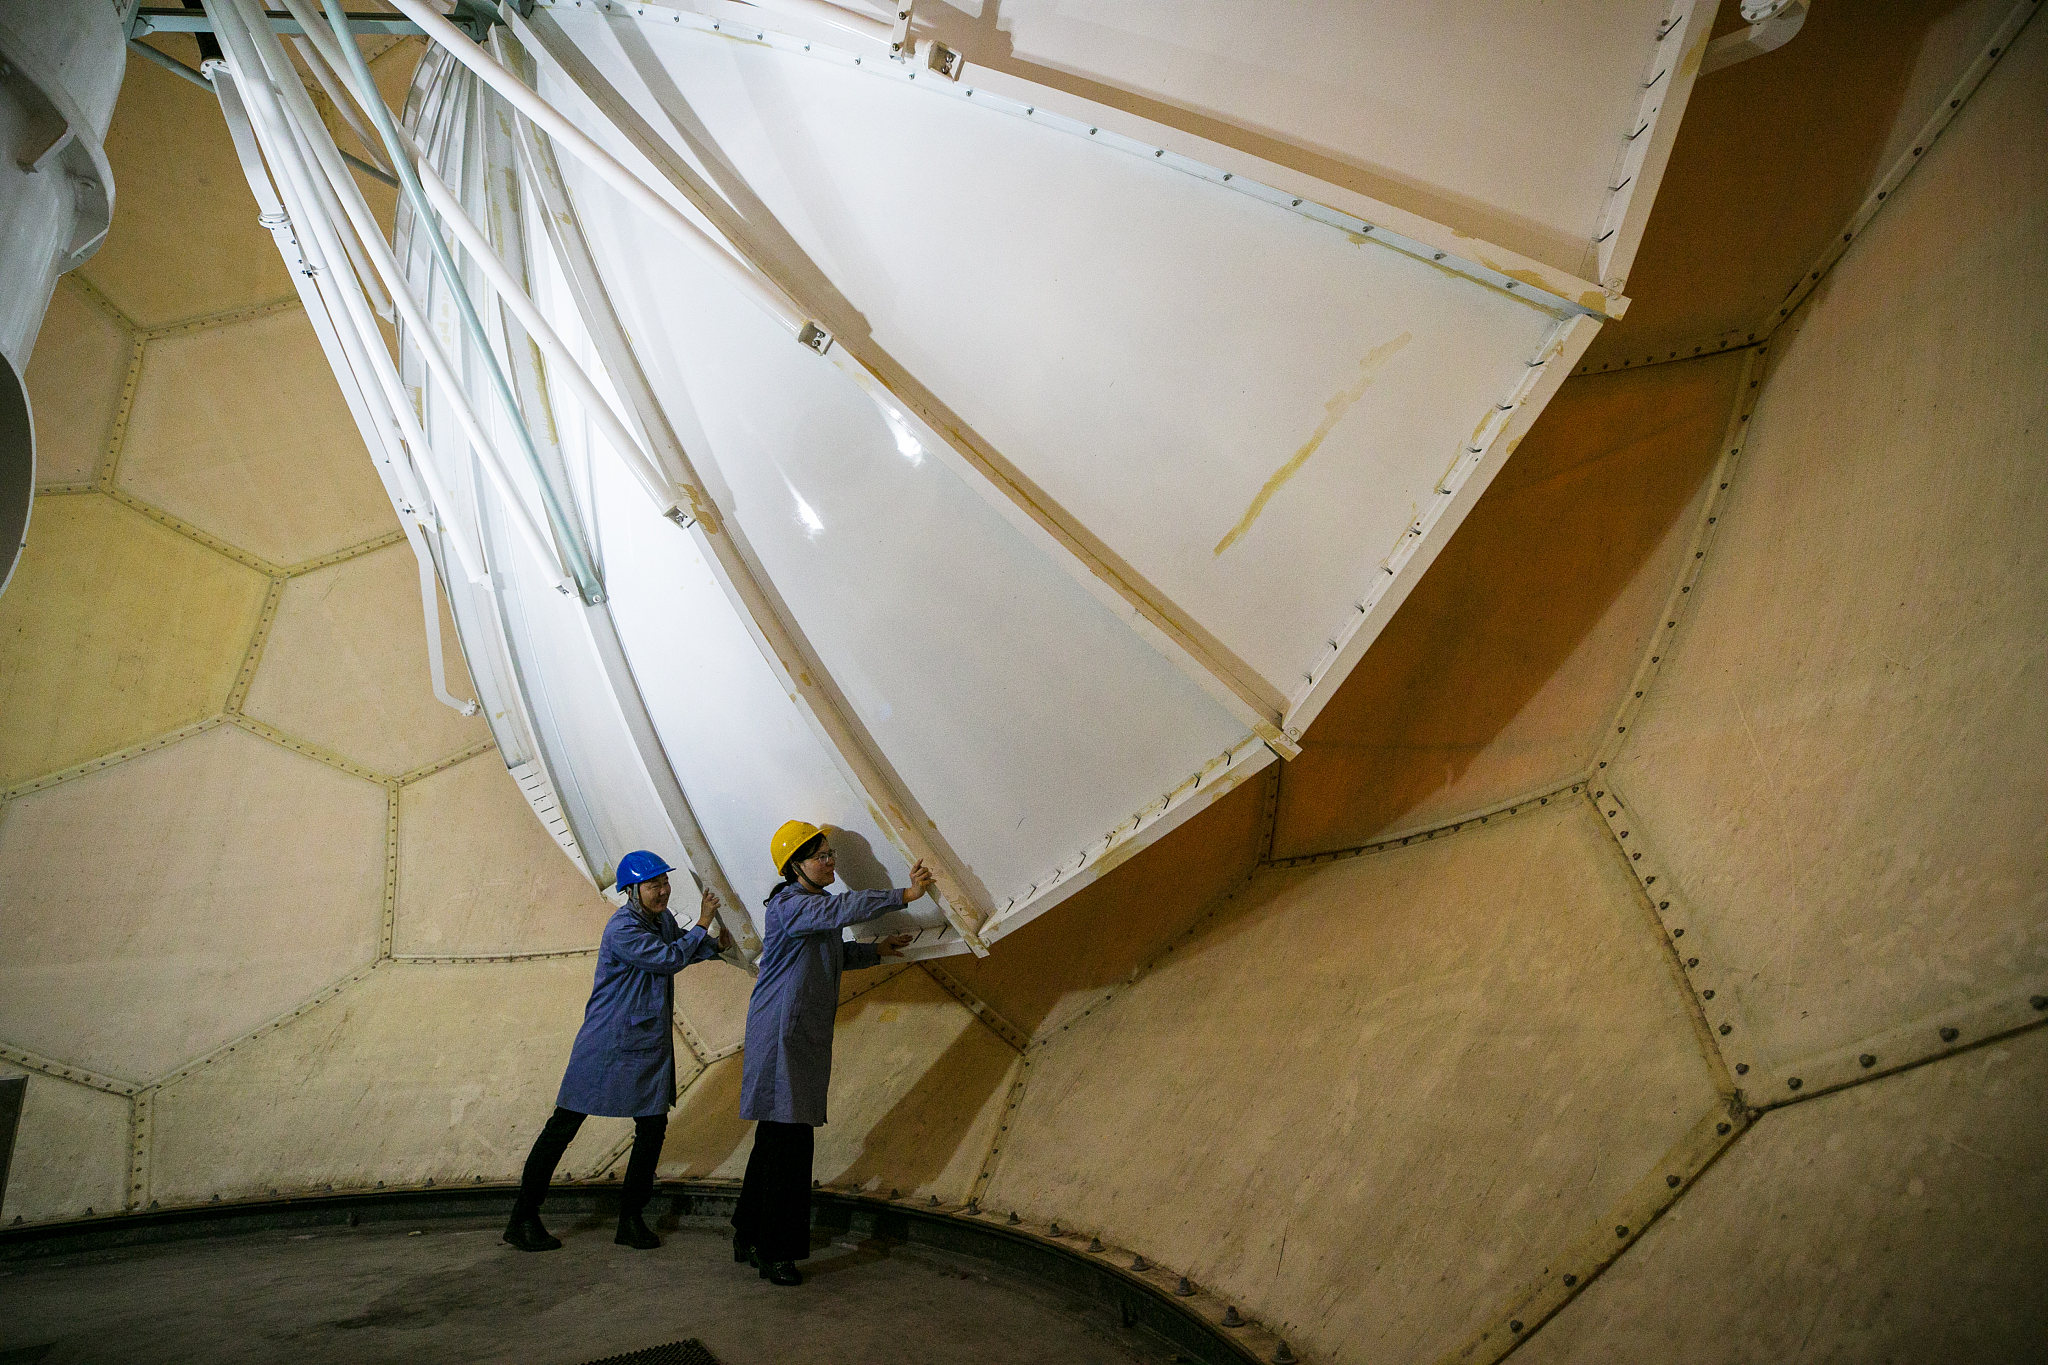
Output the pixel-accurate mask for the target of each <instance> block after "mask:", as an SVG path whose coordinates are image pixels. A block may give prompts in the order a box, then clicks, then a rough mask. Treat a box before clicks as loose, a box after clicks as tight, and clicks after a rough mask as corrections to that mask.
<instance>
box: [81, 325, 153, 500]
mask: <svg viewBox="0 0 2048 1365" xmlns="http://www.w3.org/2000/svg"><path fill="white" fill-rule="evenodd" d="M146 347H147V343H146V342H145V341H144V340H143V338H142V336H141V334H140V333H131V334H130V336H129V341H128V368H127V369H126V370H125V371H124V372H123V373H122V375H121V396H120V398H119V399H118V400H117V401H116V402H115V404H114V420H113V423H112V425H111V426H110V427H109V428H108V430H107V447H106V449H105V450H103V451H101V452H100V462H99V468H98V469H97V470H96V471H95V473H94V475H93V483H94V486H95V487H96V488H98V489H99V490H100V491H101V492H105V493H111V492H113V491H114V476H115V474H116V473H117V472H118V471H119V469H120V467H121V448H122V446H123V445H125V444H126V443H127V440H128V419H129V418H130V417H131V416H133V415H134V412H135V391H136V390H137V389H138V388H139V387H141V384H142V353H143V351H144V350H145V349H146Z"/></svg>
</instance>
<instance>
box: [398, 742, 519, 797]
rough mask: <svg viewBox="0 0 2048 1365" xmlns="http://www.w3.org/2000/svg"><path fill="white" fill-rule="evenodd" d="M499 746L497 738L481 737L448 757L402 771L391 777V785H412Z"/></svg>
mask: <svg viewBox="0 0 2048 1365" xmlns="http://www.w3.org/2000/svg"><path fill="white" fill-rule="evenodd" d="M497 747H498V743H497V741H496V740H491V739H480V740H478V741H477V742H476V743H474V744H469V745H465V746H464V747H462V748H460V749H457V750H456V751H455V752H454V753H452V754H449V755H448V756H447V757H446V758H437V759H435V760H434V761H433V762H432V763H423V764H421V765H420V766H419V767H417V768H414V769H413V770H412V771H410V772H404V773H400V774H399V775H398V776H396V777H394V778H392V779H391V785H392V786H394V787H405V786H410V785H411V784H412V783H414V782H417V781H419V780H420V779H421V778H423V777H432V776H433V775H434V774H435V773H439V772H446V771H447V770H448V769H450V768H452V767H454V766H455V765H456V764H458V763H467V762H469V760H470V759H472V758H478V757H481V756H482V755H484V754H487V753H491V752H493V751H495V750H496V749H497Z"/></svg>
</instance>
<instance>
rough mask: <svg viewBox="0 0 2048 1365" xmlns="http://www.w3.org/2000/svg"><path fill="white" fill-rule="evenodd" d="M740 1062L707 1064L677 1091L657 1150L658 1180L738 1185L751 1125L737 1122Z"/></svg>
mask: <svg viewBox="0 0 2048 1365" xmlns="http://www.w3.org/2000/svg"><path fill="white" fill-rule="evenodd" d="M741 1060H742V1059H741V1058H740V1057H739V1056H738V1055H734V1056H731V1057H725V1058H722V1059H720V1060H719V1061H715V1062H713V1063H712V1064H711V1065H710V1066H708V1067H706V1068H704V1074H703V1075H701V1076H699V1077H698V1078H697V1080H696V1082H695V1084H693V1085H691V1086H690V1088H689V1089H687V1090H685V1091H684V1092H683V1095H682V1098H681V1099H680V1100H679V1101H678V1102H677V1104H676V1107H675V1110H674V1112H673V1113H671V1114H670V1115H669V1121H668V1140H667V1141H666V1142H664V1143H663V1144H662V1148H661V1166H660V1170H659V1174H660V1176H661V1178H662V1179H663V1180H683V1179H697V1180H704V1179H717V1180H738V1179H739V1178H740V1177H741V1176H743V1175H745V1174H746V1173H747V1153H748V1152H750V1151H751V1150H753V1138H754V1125H753V1124H752V1123H749V1122H748V1121H747V1120H745V1119H742V1118H741V1117H740V1081H741V1079H742V1076H741V1071H740V1066H741Z"/></svg>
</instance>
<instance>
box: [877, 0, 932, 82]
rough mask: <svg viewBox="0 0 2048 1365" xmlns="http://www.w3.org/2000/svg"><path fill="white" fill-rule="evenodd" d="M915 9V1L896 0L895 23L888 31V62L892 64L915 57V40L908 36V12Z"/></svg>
mask: <svg viewBox="0 0 2048 1365" xmlns="http://www.w3.org/2000/svg"><path fill="white" fill-rule="evenodd" d="M916 7H917V4H916V0H896V22H895V25H894V26H893V27H891V28H890V30H889V60H890V61H892V62H900V61H904V60H907V59H908V58H911V57H915V56H916V55H917V39H915V38H913V37H911V36H910V12H911V10H913V9H915V8H916ZM934 69H936V68H934Z"/></svg>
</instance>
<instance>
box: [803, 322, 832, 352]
mask: <svg viewBox="0 0 2048 1365" xmlns="http://www.w3.org/2000/svg"><path fill="white" fill-rule="evenodd" d="M796 343H797V345H799V346H808V347H810V348H811V349H812V350H814V351H816V352H817V353H818V354H819V355H823V354H825V352H827V351H829V350H831V349H832V334H831V333H830V332H828V331H826V330H825V329H824V328H823V327H820V326H819V325H818V324H817V323H815V322H806V323H805V324H804V328H803V330H802V331H801V332H798V333H797V334H796Z"/></svg>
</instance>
